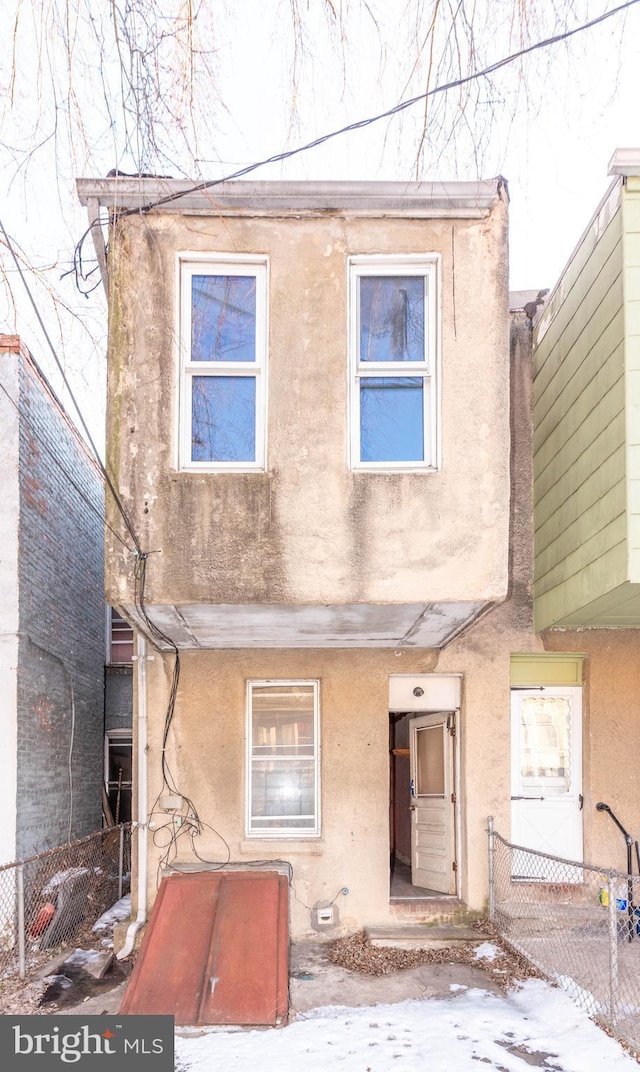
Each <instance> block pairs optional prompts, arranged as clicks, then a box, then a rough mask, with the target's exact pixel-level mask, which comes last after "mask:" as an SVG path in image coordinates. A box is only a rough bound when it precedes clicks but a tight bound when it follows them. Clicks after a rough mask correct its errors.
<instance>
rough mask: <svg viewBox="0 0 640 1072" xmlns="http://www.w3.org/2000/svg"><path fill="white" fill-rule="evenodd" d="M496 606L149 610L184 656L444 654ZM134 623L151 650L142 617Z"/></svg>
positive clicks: (130, 610) (133, 614)
mask: <svg viewBox="0 0 640 1072" xmlns="http://www.w3.org/2000/svg"><path fill="white" fill-rule="evenodd" d="M487 606H489V604H484V603H408V604H384V605H381V604H366V603H357V604H348V605H344V606H326V605H322V606H285V605H281V604H262V605H260V604H251V605H236V604H233V605H230V604H226V605H225V604H188V605H185V604H181V605H179V606H171V605H166V604H165V605H152V606H150V605H145V611H146V614H147V615H148V617H149V619H150V620H151V621H152V622H153V624H154V625H155V626H156V627H157V628H158V629H160V630H162V632H163V633H164V634H166V635H167V636H168V637H170V639H171V640H172V642H173V643H174V644H175V645H176V647H178V648H181V649H208V648H441V647H443V646H444V645H445V644H446V643H448V642H449V641H450V640H452V639H453V637H454V636H456V635H457V634H458V633H459V632H460V630H461V629H463V628H464V627H465V626H466V625H468V624H469V623H470V622H472V621H473V620H474V619H475V618H476V617H477V616H478V615H479V614H480V613H481V611H483V610H484V609H485V608H486V607H487ZM122 610H123V611H124V612H125V614H126V616H127V618H128V619H129V620H130V621H132V622H133V623H134V625H135V626H136V627H137V628H139V629H140V631H141V632H142V633H144V634H145V635H146V636H147V637H149V639H151V640H152V642H153V643H154V644H155V645H156V646H158V647H160V648H161V649H163V648H164V650H170V647H169V645H163V644H161V643H160V644H158V641H157V639H154V638H153V637H152V636H151V634H150V631H149V627H148V625H147V623H146V622H145V621H144V619H143V617H142V616H141V614H140V612H139V609H138V608H137V607H134V606H130V605H129V606H123V607H122Z"/></svg>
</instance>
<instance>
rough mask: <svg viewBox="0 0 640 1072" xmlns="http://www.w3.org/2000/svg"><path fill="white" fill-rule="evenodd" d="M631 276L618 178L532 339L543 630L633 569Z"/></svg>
mask: <svg viewBox="0 0 640 1072" xmlns="http://www.w3.org/2000/svg"><path fill="white" fill-rule="evenodd" d="M624 285H625V278H624V269H623V215H622V213H621V211H620V185H619V184H614V186H613V187H612V188H611V190H610V192H609V194H608V196H607V198H605V200H604V202H603V203H602V205H601V207H600V209H599V211H598V212H597V213H596V215H595V217H594V219H593V221H592V223H591V225H590V227H589V228H588V230H587V231H586V232H585V234H584V236H583V238H582V240H581V243H580V244H579V246H578V248H577V250H576V251H575V253H574V255H573V257H572V259H571V261H570V262H569V264H568V266H567V268H566V270H565V272H564V274H563V276H562V278H561V280H560V282H559V284H558V286H557V287H556V288H555V290H554V293H553V294H552V296H551V298H550V301H549V303H548V305H547V307H546V309H545V312H544V314H543V317H542V319H541V321H540V324H539V325H538V327H537V330H536V338H535V339H534V346H535V352H534V504H535V505H534V526H535V575H534V598H535V608H536V626H537V628H539V629H542V628H547V627H549V626H553V625H560V624H562V625H568V624H570V623H571V624H573V625H579V624H587V623H586V621H584V619H583V612H585V611H586V608H587V606H588V605H590V604H593V603H594V602H595V601H597V600H598V599H599V598H601V597H602V596H604V595H606V593H607V592H608V591H610V590H611V588H613V587H617V586H619V585H621V584H624V582H625V580H626V578H627V517H626V510H627V506H626V502H627V484H626V480H627V452H626V443H625V406H626V404H627V399H626V394H625V347H624V337H625V317H624V296H625V293H624ZM638 531H639V535H640V526H639V529H638Z"/></svg>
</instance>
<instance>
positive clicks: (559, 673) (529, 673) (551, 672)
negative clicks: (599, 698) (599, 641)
mask: <svg viewBox="0 0 640 1072" xmlns="http://www.w3.org/2000/svg"><path fill="white" fill-rule="evenodd" d="M584 659H586V655H574V654H571V655H567V654H566V653H565V652H534V653H531V654H522V655H512V656H511V685H512V686H513V685H519V686H520V687H523V686H524V687H526V686H527V685H531V686H532V687H533V686H535V685H582V663H583V660H584Z"/></svg>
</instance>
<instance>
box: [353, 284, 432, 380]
mask: <svg viewBox="0 0 640 1072" xmlns="http://www.w3.org/2000/svg"><path fill="white" fill-rule="evenodd" d="M424 290H425V281H424V277H423V276H415V275H413V276H412V275H409V276H400V275H393V276H361V277H360V360H361V361H424V360H425V346H424V340H425V334H424V310H425V302H424Z"/></svg>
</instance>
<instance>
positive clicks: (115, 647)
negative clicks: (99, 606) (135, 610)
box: [107, 607, 133, 664]
mask: <svg viewBox="0 0 640 1072" xmlns="http://www.w3.org/2000/svg"><path fill="white" fill-rule="evenodd" d="M108 614H109V619H108V637H107V648H108V650H107V662H109V663H125V664H127V663H131V662H132V661H133V629H132V628H131V626H130V625H129V623H128V622H126V621H125V620H124V618H121V617H120V615H119V614H118V612H117V610H116V609H115V607H109V608H108Z"/></svg>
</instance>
